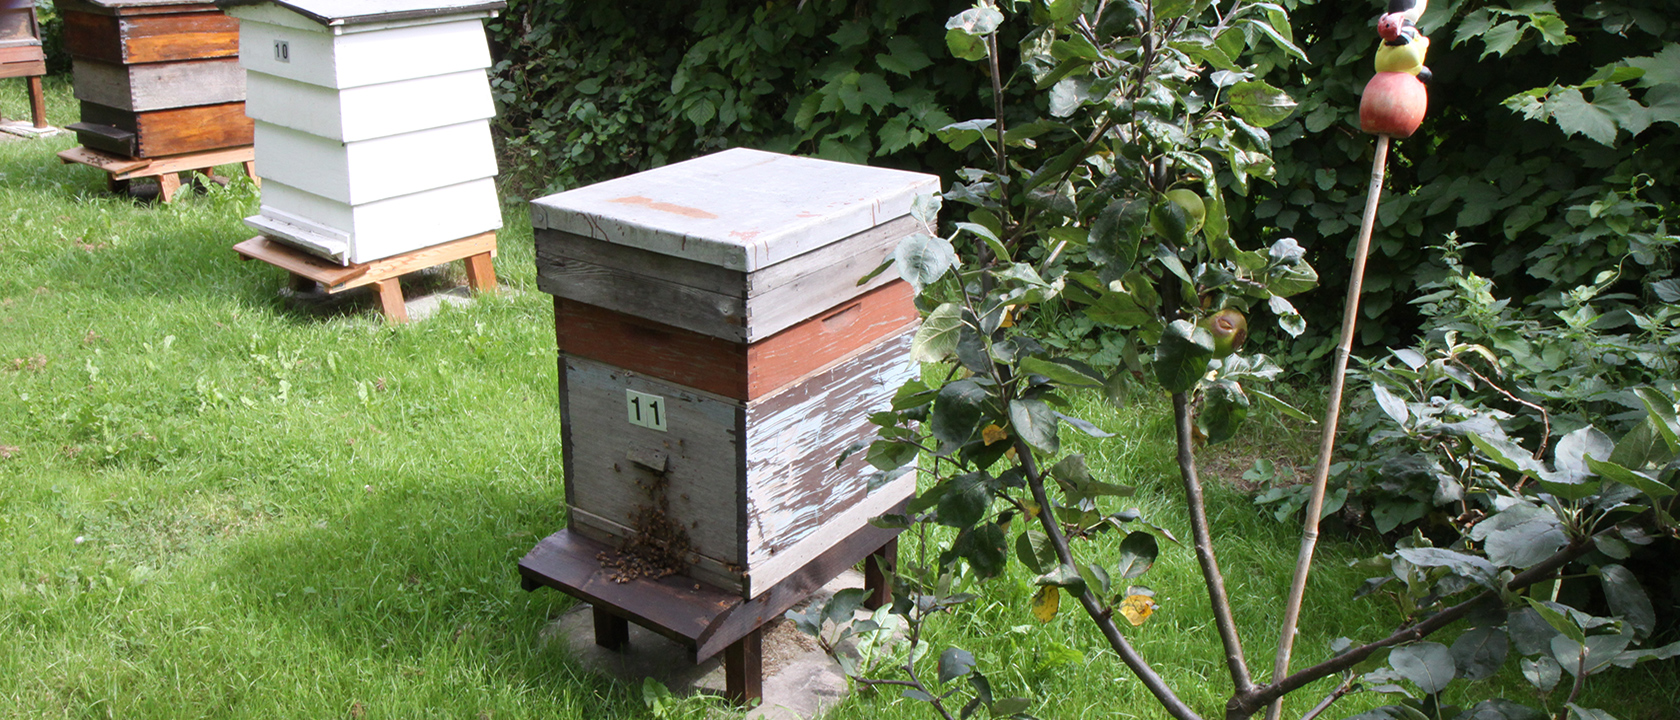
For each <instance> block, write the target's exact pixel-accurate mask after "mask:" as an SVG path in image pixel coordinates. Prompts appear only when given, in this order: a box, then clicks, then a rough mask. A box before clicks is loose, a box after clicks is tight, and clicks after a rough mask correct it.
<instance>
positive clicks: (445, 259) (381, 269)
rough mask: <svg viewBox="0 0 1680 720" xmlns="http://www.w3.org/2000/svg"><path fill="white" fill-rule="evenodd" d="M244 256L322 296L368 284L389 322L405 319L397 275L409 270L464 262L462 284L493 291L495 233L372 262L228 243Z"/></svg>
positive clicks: (264, 240) (263, 240)
mask: <svg viewBox="0 0 1680 720" xmlns="http://www.w3.org/2000/svg"><path fill="white" fill-rule="evenodd" d="M233 251H234V252H236V253H239V257H240V258H241V259H244V260H261V261H263V262H265V263H268V264H270V265H273V266H275V267H277V268H280V269H281V270H285V271H286V272H289V273H291V276H292V287H293V288H294V289H308V288H312V287H314V286H315V285H316V284H319V285H320V287H321V288H322V289H323V290H325V291H326V292H327V293H328V294H337V293H341V292H344V291H346V290H351V289H354V288H359V287H362V286H364V285H373V286H375V287H376V288H377V289H378V290H379V304H380V307H381V308H382V309H383V311H384V313H385V319H386V320H388V321H390V322H391V323H393V324H396V323H405V322H408V309H407V308H406V307H404V306H403V295H402V286H401V285H399V284H398V282H397V281H398V278H400V277H402V276H403V275H407V274H408V273H411V272H416V271H419V270H425V269H426V268H430V267H437V266H438V265H442V264H444V263H450V262H454V261H456V260H462V261H465V264H466V266H467V285H468V286H469V287H471V288H472V289H473V290H474V291H477V292H489V291H492V290H495V289H496V270H495V266H494V265H493V264H492V262H491V261H492V259H493V258H495V257H496V233H493V232H487V233H480V234H478V235H474V236H472V237H466V238H462V239H460V240H455V241H453V242H446V243H443V244H441V245H433V246H431V247H428V248H422V249H420V250H414V251H412V252H407V253H403V254H401V255H393V256H391V257H387V258H382V259H379V260H375V261H373V262H366V263H357V264H353V265H339V264H337V263H333V262H331V261H328V260H324V259H322V258H320V257H318V256H316V255H312V254H310V253H307V252H304V251H302V250H299V249H297V248H294V247H292V246H290V245H286V244H284V243H281V242H278V241H276V240H272V239H270V238H268V237H265V236H262V235H258V236H256V237H254V238H251V239H250V240H246V241H245V242H242V243H239V244H238V245H235V246H233Z"/></svg>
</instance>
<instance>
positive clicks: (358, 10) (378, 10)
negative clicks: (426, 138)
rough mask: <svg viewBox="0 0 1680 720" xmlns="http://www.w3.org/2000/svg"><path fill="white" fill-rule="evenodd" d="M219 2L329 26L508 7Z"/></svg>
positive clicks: (458, 1) (449, 0)
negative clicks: (270, 9) (280, 11)
mask: <svg viewBox="0 0 1680 720" xmlns="http://www.w3.org/2000/svg"><path fill="white" fill-rule="evenodd" d="M108 1H110V2H121V1H123V0H108ZM198 1H202V0H198ZM216 5H217V6H219V7H223V8H228V7H236V6H240V5H276V6H278V7H281V8H285V9H287V10H290V11H292V12H294V13H297V14H298V15H301V16H303V17H306V18H309V19H310V20H313V21H315V22H317V23H320V24H322V25H325V26H327V27H344V26H351V25H365V24H371V23H382V22H399V21H403V20H417V19H424V18H433V17H446V16H476V17H495V16H496V14H497V13H498V12H500V11H502V10H503V9H506V8H507V3H506V2H503V1H502V0H490V1H488V2H487V1H486V0H216Z"/></svg>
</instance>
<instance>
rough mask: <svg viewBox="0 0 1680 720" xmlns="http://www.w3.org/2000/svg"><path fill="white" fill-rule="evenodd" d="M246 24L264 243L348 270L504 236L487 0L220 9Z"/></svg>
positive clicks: (276, 3) (310, 2)
mask: <svg viewBox="0 0 1680 720" xmlns="http://www.w3.org/2000/svg"><path fill="white" fill-rule="evenodd" d="M220 4H221V5H222V6H223V7H224V8H226V9H227V12H228V13H229V14H230V15H233V16H235V17H237V18H239V21H240V30H239V34H240V62H241V63H242V64H243V65H244V67H245V70H246V71H247V76H246V78H247V79H246V82H247V83H248V88H249V98H248V100H247V103H246V106H245V111H246V113H247V114H249V115H250V116H251V117H252V118H253V119H254V120H255V121H256V125H257V128H256V154H257V165H258V166H259V167H260V168H261V170H262V174H263V189H262V207H261V210H260V211H259V213H258V214H257V215H254V216H252V217H249V218H246V219H245V222H246V223H247V224H249V225H251V226H252V227H255V228H257V229H258V230H259V231H261V232H262V233H263V234H264V235H267V236H269V237H272V238H275V239H278V240H281V241H284V242H287V243H289V244H292V245H294V246H296V247H298V248H301V249H303V250H306V251H308V252H311V253H314V254H317V255H320V256H322V257H325V258H328V259H331V260H336V261H338V262H340V263H343V264H346V265H349V264H353V263H366V262H372V261H374V260H379V259H381V258H386V257H390V256H393V255H398V254H402V253H405V252H409V251H411V250H416V249H419V248H425V247H430V246H433V245H437V244H440V243H444V242H448V241H451V240H457V239H460V238H463V237H468V236H471V235H476V234H480V233H484V232H488V231H492V230H495V229H497V228H500V227H501V210H500V207H499V204H498V201H497V199H496V185H495V175H496V157H495V150H494V148H493V147H492V145H491V141H490V122H489V121H490V119H491V118H493V117H495V114H496V109H495V104H494V103H493V102H492V101H491V99H490V83H489V79H488V77H487V76H486V75H485V68H487V67H489V66H490V51H489V44H488V42H487V41H486V39H485V35H484V26H483V18H486V17H494V16H495V15H496V12H497V11H499V10H500V9H501V8H502V7H504V3H503V2H500V0H497V1H496V2H482V1H476V0H423V1H417V0H360V1H358V2H349V1H347V0H221V3H220Z"/></svg>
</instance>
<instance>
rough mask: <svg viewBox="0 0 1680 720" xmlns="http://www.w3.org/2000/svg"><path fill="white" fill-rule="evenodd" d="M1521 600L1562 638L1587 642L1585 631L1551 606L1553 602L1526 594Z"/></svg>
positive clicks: (1581, 642) (1577, 642)
mask: <svg viewBox="0 0 1680 720" xmlns="http://www.w3.org/2000/svg"><path fill="white" fill-rule="evenodd" d="M1523 600H1524V601H1526V602H1527V603H1528V606H1529V607H1531V608H1533V609H1534V612H1536V613H1539V614H1540V619H1541V620H1545V621H1546V624H1547V625H1550V626H1552V629H1553V630H1556V631H1558V633H1560V634H1561V635H1562V636H1563V637H1564V638H1566V639H1569V640H1574V641H1575V642H1576V644H1585V643H1586V642H1587V635H1586V633H1583V632H1581V627H1580V626H1579V625H1576V624H1575V621H1574V620H1571V619H1570V618H1569V616H1567V615H1565V614H1564V613H1563V612H1561V611H1559V610H1557V609H1556V608H1553V607H1552V605H1553V603H1549V602H1544V601H1541V600H1536V599H1534V598H1531V597H1527V596H1524V597H1523ZM1553 640H1554V642H1555V641H1556V638H1553Z"/></svg>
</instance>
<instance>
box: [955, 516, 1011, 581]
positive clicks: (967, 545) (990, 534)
mask: <svg viewBox="0 0 1680 720" xmlns="http://www.w3.org/2000/svg"><path fill="white" fill-rule="evenodd" d="M951 550H952V551H953V552H955V553H956V554H957V555H958V556H959V557H961V558H963V559H965V560H967V561H968V565H969V567H972V568H974V574H975V575H978V576H979V577H980V578H981V579H986V578H990V577H996V576H997V574H998V573H1001V572H1003V568H1004V566H1005V565H1006V564H1008V562H1009V549H1008V545H1007V540H1006V539H1005V538H1004V535H1003V528H1001V527H998V525H997V523H992V522H989V523H986V524H984V525H979V526H977V527H972V528H969V529H967V530H964V531H962V532H960V533H957V540H956V542H955V543H953V544H952V545H951Z"/></svg>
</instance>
